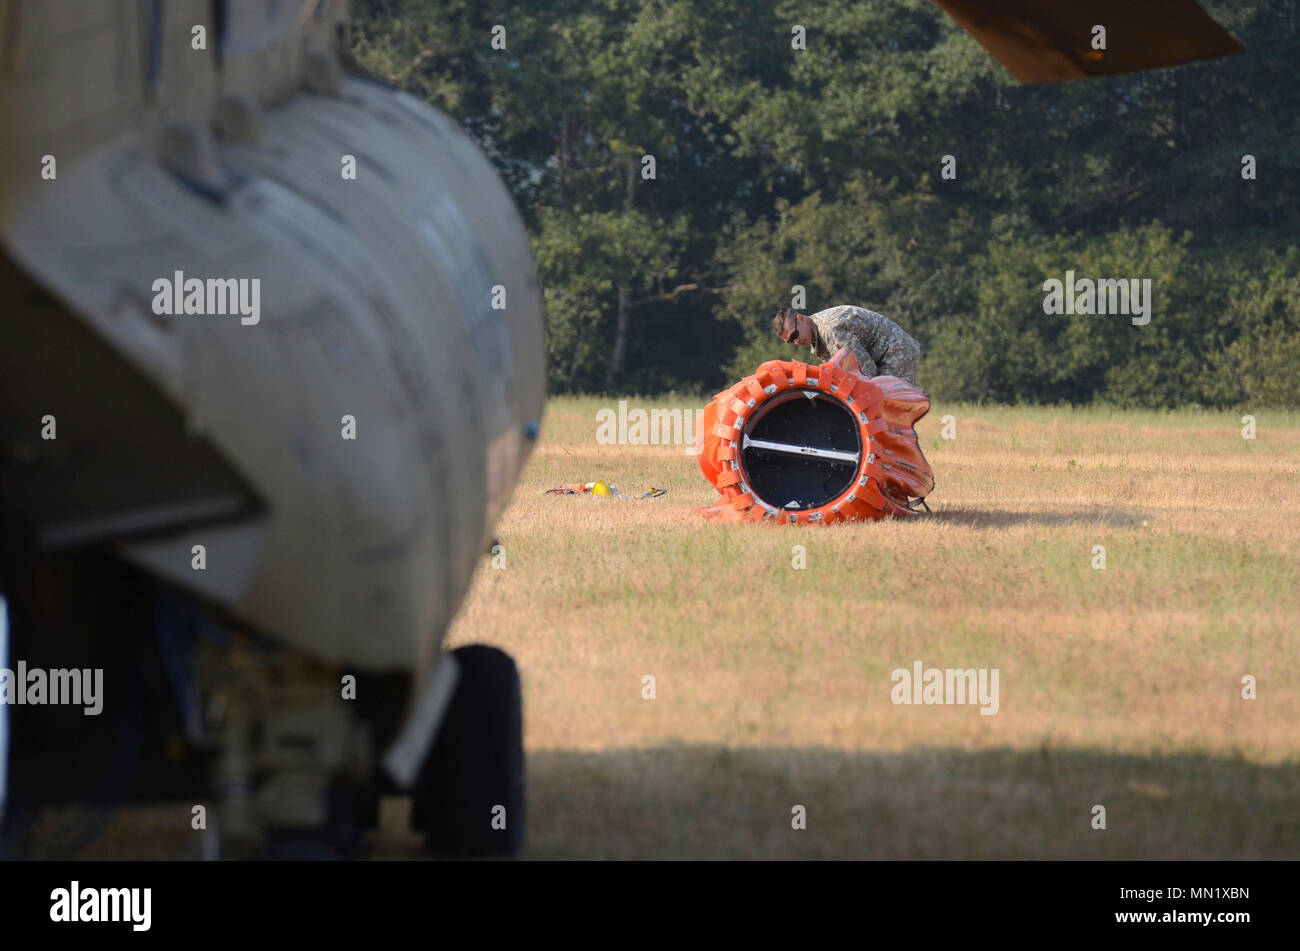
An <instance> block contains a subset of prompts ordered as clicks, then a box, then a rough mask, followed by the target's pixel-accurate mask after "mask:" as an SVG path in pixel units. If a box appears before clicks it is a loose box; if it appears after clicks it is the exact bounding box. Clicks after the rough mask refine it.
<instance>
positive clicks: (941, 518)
mask: <svg viewBox="0 0 1300 951" xmlns="http://www.w3.org/2000/svg"><path fill="white" fill-rule="evenodd" d="M613 405H614V404H613V402H612V401H607V400H600V399H594V398H585V399H568V400H564V399H559V400H554V401H552V402H551V403H550V404H549V407H548V411H547V416H546V419H545V423H544V427H543V436H542V439H541V442H540V445H539V446H538V449H537V452H536V454H535V455H534V457H533V459H532V461H531V462H530V464H529V466H528V468H527V470H526V471H525V473H524V476H523V479H522V481H521V484H520V486H519V487H518V489H517V490H516V493H515V496H514V500H513V502H512V504H511V506H510V508H509V509H508V511H507V512H506V513H505V515H504V517H503V518H502V520H501V522H500V525H499V532H498V534H499V536H500V539H501V542H502V544H503V546H504V548H505V554H506V564H505V567H504V569H502V570H492V569H491V568H490V567H489V566H488V565H487V564H484V565H483V567H482V569H481V570H480V572H479V574H478V575H477V577H476V579H475V582H474V586H473V589H472V590H471V592H470V594H469V596H468V597H467V599H466V602H465V605H464V607H463V609H462V611H461V614H460V616H459V618H458V620H457V622H456V624H455V626H454V628H453V630H452V632H451V634H450V636H449V644H450V645H451V646H457V645H460V644H464V643H470V642H475V641H481V642H485V643H492V644H497V645H499V646H501V647H504V648H505V649H507V650H508V651H510V652H511V653H512V654H513V655H514V656H515V657H516V659H517V660H518V661H519V663H520V666H521V668H522V672H523V678H524V694H525V696H524V699H525V742H526V746H527V749H528V753H529V757H530V759H529V784H530V785H529V810H530V814H529V817H528V821H529V837H530V848H529V853H528V854H529V856H530V857H533V858H557V857H620V858H623V857H628V858H631V857H646V858H682V857H717V858H732V857H771V858H795V857H823V858H1300V669H1298V668H1300V414H1296V413H1267V412H1261V413H1259V414H1257V427H1258V431H1257V438H1255V439H1254V440H1246V439H1243V438H1242V432H1241V430H1242V423H1241V414H1240V413H1202V412H1180V413H1125V412H1112V411H1109V410H1103V409H1096V410H1068V409H1043V408H1035V409H1016V408H984V407H968V406H943V405H939V406H936V407H935V408H934V409H933V410H932V411H931V413H930V415H929V416H928V417H926V419H924V420H922V422H921V423H920V425H919V426H918V432H919V433H920V435H921V441H922V445H923V447H924V449H925V452H926V454H927V456H928V458H929V460H930V462H931V464H932V466H933V468H934V472H935V477H936V481H937V486H936V489H935V492H934V494H933V495H932V496H931V498H930V503H931V506H932V508H933V509H934V515H933V517H930V518H926V519H915V520H910V521H906V522H902V521H891V522H882V523H865V524H852V525H837V526H831V527H805V528H797V527H794V528H792V527H789V526H786V527H781V526H775V525H748V524H740V525H737V524H731V525H724V524H715V523H712V522H705V521H703V520H700V519H698V518H697V517H695V516H693V515H692V514H691V509H692V508H693V507H696V506H703V505H708V504H712V502H713V500H714V498H715V497H716V496H715V493H714V492H713V490H712V488H711V487H710V486H709V485H708V484H707V483H706V482H705V481H704V479H703V478H702V477H701V476H700V474H699V472H698V470H697V468H696V466H695V460H694V457H693V456H692V455H690V454H689V452H688V451H686V449H684V448H683V447H682V446H649V445H647V446H634V445H600V444H598V443H597V440H596V428H597V423H596V412H597V410H598V409H600V408H601V407H602V406H610V407H611V408H612V407H613ZM631 405H632V406H633V407H642V408H648V407H650V406H679V407H696V406H698V403H688V402H686V401H676V402H672V401H669V402H659V403H655V402H651V401H637V400H633V401H631ZM947 414H951V415H952V416H953V417H954V418H955V438H953V439H943V438H941V433H940V429H941V420H942V418H943V417H944V416H945V415H947ZM597 478H601V479H605V480H606V481H609V482H613V483H615V484H616V485H617V486H618V487H619V488H620V489H621V490H622V491H623V492H625V493H629V494H630V493H633V492H635V493H637V494H639V493H640V492H643V491H645V490H646V489H647V488H649V487H650V486H652V485H653V486H662V487H665V488H667V489H668V494H667V495H666V496H664V497H662V498H658V499H652V500H632V499H629V500H619V499H600V498H593V497H590V496H579V497H559V496H545V495H543V491H544V490H545V489H546V488H549V487H550V486H552V485H555V484H558V483H562V482H579V481H591V480H594V479H597ZM795 545H802V546H804V547H805V549H806V560H807V567H806V568H805V569H796V568H795V567H793V559H794V555H793V552H792V546H795ZM1097 545H1101V546H1104V547H1105V556H1106V563H1105V568H1104V570H1097V569H1094V568H1093V561H1094V554H1093V552H1094V546H1097ZM915 661H921V662H922V663H923V664H924V665H925V666H927V667H941V668H946V667H959V668H970V667H976V668H979V667H985V668H997V669H998V670H999V672H1000V680H999V687H1000V690H999V693H1000V704H999V709H998V712H997V714H996V715H992V716H982V715H980V712H979V708H978V707H977V706H955V705H949V706H925V705H920V706H910V705H895V704H894V703H892V702H891V700H890V691H891V688H892V687H893V684H892V683H891V680H890V672H891V671H892V670H894V669H895V668H899V667H902V668H908V669H911V667H912V665H913V663H914V662H915ZM647 675H649V676H653V677H654V678H655V694H656V695H655V698H654V699H643V697H642V684H643V680H642V678H643V677H645V676H647ZM1245 675H1251V676H1253V677H1254V678H1255V679H1256V682H1257V698H1256V699H1253V700H1247V699H1243V697H1242V678H1243V676H1245ZM795 805H802V806H804V807H805V808H806V812H807V828H806V829H805V830H798V831H796V830H793V829H792V828H791V810H792V807H793V806H795ZM1095 805H1102V806H1104V807H1105V809H1106V826H1107V827H1106V829H1105V830H1094V829H1093V828H1092V817H1093V807H1094V806H1095Z"/></svg>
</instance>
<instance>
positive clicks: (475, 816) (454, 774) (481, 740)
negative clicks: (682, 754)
mask: <svg viewBox="0 0 1300 951" xmlns="http://www.w3.org/2000/svg"><path fill="white" fill-rule="evenodd" d="M452 655H453V656H454V657H455V658H456V662H457V664H458V665H459V666H460V680H459V682H458V683H457V685H456V693H455V695H454V696H453V697H452V701H451V703H450V704H449V705H448V707H447V714H446V717H445V718H444V720H443V723H442V727H441V728H440V729H439V731H438V736H437V738H436V739H435V740H434V742H433V747H432V748H431V749H430V750H429V755H428V757H427V758H426V760H425V763H424V767H423V769H422V771H421V773H420V779H419V782H418V785H417V787H416V792H415V799H416V803H415V805H416V810H415V811H416V812H417V813H418V816H419V819H418V823H419V826H418V827H419V828H421V829H422V830H423V831H424V841H425V847H426V848H427V849H428V850H429V851H430V852H431V853H433V854H435V855H439V856H446V857H456V858H497V857H514V856H517V855H518V854H519V853H520V852H521V851H522V849H523V846H524V730H523V723H524V720H523V691H522V689H521V686H520V682H519V671H518V669H517V668H516V667H515V662H514V661H513V660H511V659H510V655H508V654H506V653H505V652H504V651H500V650H498V649H496V648H495V647H486V646H484V645H481V644H473V645H470V646H468V647H461V648H458V649H456V650H455V651H452ZM499 806H504V807H505V814H504V820H505V828H504V829H502V828H499V826H500V824H501V818H502V817H501V816H500V810H499V809H497V807H499ZM494 819H495V821H494ZM494 826H497V827H494Z"/></svg>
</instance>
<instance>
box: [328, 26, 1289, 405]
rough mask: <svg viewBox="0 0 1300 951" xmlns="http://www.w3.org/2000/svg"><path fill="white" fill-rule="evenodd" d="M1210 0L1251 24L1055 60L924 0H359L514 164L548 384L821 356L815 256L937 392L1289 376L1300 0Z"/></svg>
mask: <svg viewBox="0 0 1300 951" xmlns="http://www.w3.org/2000/svg"><path fill="white" fill-rule="evenodd" d="M1203 5H1204V6H1205V7H1206V9H1207V10H1208V11H1209V12H1210V13H1211V14H1212V15H1213V16H1215V17H1216V19H1218V20H1219V21H1220V22H1221V23H1222V24H1224V26H1226V27H1227V28H1228V29H1229V30H1230V31H1231V32H1232V33H1233V34H1234V35H1235V36H1237V37H1238V38H1239V39H1240V40H1242V41H1243V42H1244V43H1245V44H1246V46H1247V47H1248V52H1246V53H1245V54H1242V55H1239V56H1235V57H1230V58H1227V59H1221V60H1214V61H1208V62H1202V63H1197V64H1192V65H1188V66H1182V67H1177V68H1173V69H1163V70H1156V71H1151V72H1145V73H1138V74H1130V75H1124V76H1117V77H1111V78H1106V79H1098V80H1089V81H1081V82H1071V83H1065V84H1052V85H1021V84H1019V83H1017V82H1016V81H1015V80H1014V79H1013V78H1012V77H1011V76H1010V74H1008V73H1007V72H1006V70H1005V69H1003V67H1002V66H1001V65H999V64H998V63H997V62H996V61H995V60H994V59H993V58H992V57H991V56H990V55H988V54H987V53H986V52H985V51H984V50H983V48H981V47H980V46H979V45H978V44H977V43H976V42H975V41H974V40H973V39H971V38H970V37H969V36H968V35H966V34H965V33H964V32H963V31H962V30H960V29H959V28H958V27H956V26H955V25H954V24H953V23H952V22H951V21H949V20H948V19H947V17H946V16H945V15H944V14H943V13H942V12H941V11H940V10H939V9H938V8H937V7H935V6H934V5H933V4H931V3H929V2H928V0H797V2H791V0H644V2H632V0H580V2H562V0H528V2H525V3H517V4H498V5H494V4H484V3H481V2H479V0H353V14H354V17H353V25H352V49H353V52H354V55H355V56H356V58H357V60H358V62H359V63H360V64H361V65H362V66H364V67H366V68H368V69H370V70H372V71H373V72H375V73H377V74H379V75H381V76H383V77H385V78H387V79H389V80H390V81H392V82H395V83H397V84H398V85H400V86H402V87H403V88H405V89H407V90H408V91H409V92H411V93H412V94H414V95H416V96H419V97H420V98H422V99H424V100H426V101H428V102H429V103H431V104H433V105H435V106H437V107H438V108H440V109H442V110H444V111H446V112H447V113H449V114H450V115H452V116H453V117H454V118H455V119H456V120H457V121H458V122H460V123H461V124H462V126H463V127H464V128H465V129H466V131H467V132H468V133H469V134H470V135H471V136H473V137H474V139H475V140H476V141H477V142H479V144H480V145H482V146H483V148H484V149H485V150H486V151H487V152H488V154H489V155H490V156H491V158H492V160H493V161H494V162H495V164H496V166H497V168H498V169H499V170H500V171H501V174H502V176H503V177H504V178H505V180H506V182H507V184H508V185H509V187H510V188H511V190H512V192H513V193H514V195H515V197H516V199H517V201H518V203H519V206H520V209H521V212H522V213H523V216H524V219H525V222H526V223H527V226H528V228H529V231H530V234H531V237H532V241H533V247H534V251H535V254H536V257H537V263H538V270H539V274H540V277H541V281H542V284H543V288H544V291H545V303H546V312H547V348H548V379H549V387H550V390H551V391H552V392H555V393H561V392H575V391H578V392H581V391H589V392H590V391H598V392H622V393H628V392H639V393H652V392H660V391H664V390H668V389H678V390H688V391H706V392H712V391H713V390H714V389H717V388H721V387H722V386H724V385H726V384H727V383H728V382H729V381H730V380H731V379H733V378H736V377H738V376H740V375H743V374H747V373H749V372H752V370H753V368H754V367H755V366H756V365H757V364H758V363H760V362H761V361H763V360H770V359H774V358H778V357H790V358H796V357H797V358H800V359H811V358H810V357H809V356H808V351H806V350H801V351H798V350H795V349H794V348H791V347H788V346H787V345H785V344H783V343H781V342H780V341H779V340H777V339H776V338H775V336H773V335H772V333H771V328H770V323H771V315H772V313H773V312H774V311H775V310H776V309H777V308H778V307H781V306H789V305H790V303H791V294H792V288H793V287H794V286H796V285H799V286H802V287H803V288H805V289H806V308H805V309H806V310H807V311H810V312H811V311H815V310H819V309H821V308H822V307H827V306H831V305H834V304H840V303H855V304H862V305H864V306H867V307H871V308H873V309H875V310H879V311H881V312H882V313H884V314H886V315H888V316H890V317H891V318H893V319H894V320H896V321H897V322H898V323H900V324H901V325H902V326H903V327H904V328H905V329H907V330H908V331H909V332H910V333H911V334H912V335H913V336H914V337H916V338H917V340H919V341H920V343H921V346H922V363H921V374H920V383H921V385H922V386H923V387H924V388H925V389H926V390H927V391H928V392H930V393H931V395H932V396H935V397H937V398H940V399H963V400H972V401H991V402H1008V401H1024V402H1051V403H1056V402H1070V403H1088V402H1094V401H1101V402H1107V403H1114V404H1118V405H1124V406H1146V407H1169V406H1183V405H1201V406H1239V405H1249V406H1292V407H1293V406H1297V405H1300V374H1297V368H1298V367H1300V238H1298V233H1300V176H1298V175H1297V172H1298V170H1300V169H1298V166H1300V0H1212V2H1204V3H1203ZM495 27H501V28H502V29H494V28H495ZM796 27H801V28H802V33H803V34H804V35H805V36H806V47H807V48H806V49H795V48H792V40H794V39H795V38H796V36H797V35H798V33H799V31H798V30H796ZM501 47H504V48H501ZM945 156H950V157H951V158H950V159H948V160H947V162H946V165H947V168H948V169H949V170H950V172H949V175H948V176H945V175H944V168H945ZM651 172H652V173H653V177H650V174H651ZM953 173H955V177H953ZM1252 176H1253V177H1252ZM1067 271H1073V272H1075V274H1076V275H1077V276H1078V277H1079V278H1084V277H1087V278H1091V279H1097V278H1106V279H1142V280H1147V279H1149V280H1150V281H1151V293H1152V298H1151V320H1150V322H1149V323H1146V324H1144V325H1135V324H1134V323H1133V322H1132V321H1131V320H1129V319H1128V318H1126V317H1124V316H1099V315H1094V316H1079V315H1075V316H1069V315H1048V314H1045V313H1044V308H1043V300H1044V296H1045V294H1044V288H1043V285H1044V282H1045V281H1047V280H1049V279H1051V278H1056V279H1058V280H1063V279H1064V277H1065V274H1066V272H1067Z"/></svg>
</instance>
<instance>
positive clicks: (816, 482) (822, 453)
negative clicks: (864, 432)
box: [740, 390, 862, 512]
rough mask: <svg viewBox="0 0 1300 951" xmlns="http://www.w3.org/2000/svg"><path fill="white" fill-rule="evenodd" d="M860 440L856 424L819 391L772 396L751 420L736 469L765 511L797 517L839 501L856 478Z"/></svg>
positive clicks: (860, 456)
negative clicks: (793, 514) (797, 514)
mask: <svg viewBox="0 0 1300 951" xmlns="http://www.w3.org/2000/svg"><path fill="white" fill-rule="evenodd" d="M861 464H862V440H861V438H860V437H859V435H858V423H857V419H856V418H855V417H854V416H853V414H852V413H851V412H849V409H848V407H846V406H845V405H844V404H843V403H842V402H840V401H839V400H838V399H835V398H834V397H831V396H828V395H827V394H825V393H822V392H820V391H818V390H792V391H789V392H787V393H782V394H781V395H780V396H774V397H773V398H772V399H770V400H768V401H767V402H766V403H764V404H763V405H762V406H760V407H759V408H758V410H757V411H756V412H755V413H754V415H753V416H752V417H750V420H749V422H748V423H747V424H746V426H745V430H744V434H743V436H742V443H741V452H740V467H741V471H742V473H743V475H744V477H745V482H746V483H747V484H748V485H749V488H750V490H751V491H752V492H753V493H754V495H755V496H756V497H757V498H758V499H759V500H761V501H762V502H764V503H765V504H766V505H768V506H770V507H773V508H778V509H785V510H787V511H791V512H800V511H805V510H807V509H813V508H817V507H819V506H822V505H825V504H826V503H828V502H831V501H833V500H835V499H836V498H838V497H839V496H841V495H843V494H844V492H845V491H846V490H847V489H848V488H849V486H850V485H852V484H853V481H854V480H855V479H856V478H857V476H858V470H859V468H860V467H861Z"/></svg>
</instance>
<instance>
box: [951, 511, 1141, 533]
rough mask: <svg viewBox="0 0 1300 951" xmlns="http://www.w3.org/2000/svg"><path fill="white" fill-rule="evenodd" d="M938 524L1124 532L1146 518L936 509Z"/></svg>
mask: <svg viewBox="0 0 1300 951" xmlns="http://www.w3.org/2000/svg"><path fill="white" fill-rule="evenodd" d="M933 518H934V519H935V520H936V521H939V522H947V523H951V524H953V525H965V526H968V527H970V528H1011V527H1013V526H1016V525H1048V526H1059V525H1104V526H1106V527H1107V528H1124V527H1127V526H1131V525H1140V524H1141V523H1142V522H1143V521H1144V520H1146V519H1147V518H1148V516H1146V515H1144V514H1142V513H1140V512H1130V511H1127V510H1124V509H1114V508H1090V509H1074V510H1071V511H1066V512H997V511H989V510H987V509H968V508H936V509H935V511H934V515H933Z"/></svg>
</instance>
